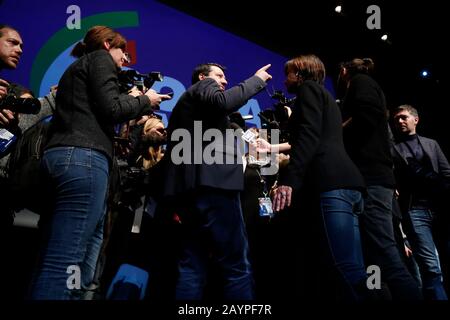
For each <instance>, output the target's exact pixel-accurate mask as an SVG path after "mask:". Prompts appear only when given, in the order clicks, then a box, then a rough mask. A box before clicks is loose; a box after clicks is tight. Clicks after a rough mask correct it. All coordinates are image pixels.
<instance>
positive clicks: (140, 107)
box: [46, 50, 151, 159]
mask: <svg viewBox="0 0 450 320" xmlns="http://www.w3.org/2000/svg"><path fill="white" fill-rule="evenodd" d="M117 71H118V69H117V66H116V65H115V63H114V61H113V59H112V57H111V55H110V54H109V53H108V52H107V51H106V50H97V51H94V52H91V53H89V54H86V55H84V56H83V57H81V58H79V59H78V60H77V61H75V62H74V63H72V64H71V65H70V66H69V68H67V70H66V71H65V72H64V74H63V76H62V77H61V80H60V81H59V84H58V91H57V94H56V110H55V112H54V118H53V120H52V125H51V136H50V140H49V142H48V144H47V146H46V149H48V148H51V147H56V146H75V147H84V148H92V149H95V150H98V151H100V152H103V153H104V154H106V155H107V156H108V157H109V158H110V159H111V158H112V154H113V136H114V124H117V123H121V122H125V121H127V120H131V119H134V118H137V117H139V116H140V115H142V114H145V113H151V107H150V99H149V98H148V97H147V96H145V95H142V96H139V97H137V98H135V97H133V96H130V95H128V94H120V92H119V85H118V79H117Z"/></svg>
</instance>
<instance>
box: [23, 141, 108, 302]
mask: <svg viewBox="0 0 450 320" xmlns="http://www.w3.org/2000/svg"><path fill="white" fill-rule="evenodd" d="M43 167H44V170H45V171H46V173H47V174H48V176H49V178H50V181H51V185H52V186H53V187H54V190H52V192H55V207H54V212H53V215H52V216H51V217H50V220H49V221H48V223H47V224H45V225H44V226H43V236H44V241H45V243H44V245H43V247H42V249H41V252H40V260H39V265H38V268H37V270H35V274H34V277H33V280H32V285H31V297H30V298H31V299H37V300H67V299H79V298H81V295H82V293H83V289H86V288H87V287H88V286H89V285H90V284H91V282H92V280H93V278H94V273H95V267H96V264H97V258H98V255H99V252H100V246H101V244H102V241H103V221H104V215H105V211H106V193H107V188H108V174H109V163H108V159H107V157H106V156H105V155H104V154H102V153H100V152H98V151H95V150H92V149H86V148H78V147H56V148H51V149H49V150H47V151H46V152H45V153H44V157H43ZM77 268H79V269H78V270H79V272H78V271H77ZM69 277H70V278H69ZM78 280H81V281H78Z"/></svg>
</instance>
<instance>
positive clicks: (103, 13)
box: [0, 0, 332, 127]
mask: <svg viewBox="0 0 450 320" xmlns="http://www.w3.org/2000/svg"><path fill="white" fill-rule="evenodd" d="M77 17H79V18H80V19H79V20H77ZM78 22H79V23H78ZM0 23H5V24H10V25H12V26H14V27H15V28H16V29H17V30H19V32H20V33H21V35H22V38H23V41H24V53H23V55H22V59H21V61H20V64H19V66H18V69H17V70H15V71H3V72H2V74H0V77H2V78H4V79H7V80H9V81H12V82H18V83H21V84H23V85H25V86H28V87H30V88H31V89H32V90H33V91H34V92H35V93H36V94H37V95H39V96H43V95H46V94H47V93H48V92H49V88H50V86H52V85H54V84H57V83H58V81H59V78H60V77H61V75H62V73H63V72H64V70H65V69H66V68H67V66H68V65H70V64H71V63H72V62H73V58H72V57H70V56H69V53H70V51H71V49H72V47H73V46H74V45H75V43H76V42H78V41H80V40H81V39H82V38H83V36H84V34H85V33H86V31H87V30H88V29H89V28H90V27H92V26H94V25H108V26H110V27H112V28H114V29H117V30H118V31H120V32H121V33H122V34H123V35H124V36H125V37H126V38H127V40H128V42H129V45H130V49H131V53H132V56H133V61H132V64H131V65H130V66H129V67H130V68H133V69H136V70H138V71H139V72H141V73H147V72H150V71H160V72H161V73H162V74H163V75H164V81H162V82H156V83H155V85H154V86H153V88H154V89H155V90H157V91H173V92H174V99H172V100H170V101H165V102H163V103H162V104H161V110H160V111H159V113H160V114H161V115H162V116H163V119H164V122H165V124H167V119H168V117H169V116H170V112H171V110H172V108H173V107H174V105H175V103H176V101H177V100H178V98H179V97H180V95H181V94H182V93H183V92H184V91H185V89H186V88H188V87H189V86H190V77H191V73H192V70H193V68H194V67H195V66H196V65H197V64H199V63H202V62H217V63H220V64H223V65H225V66H226V67H227V71H226V75H227V80H228V83H229V86H232V85H235V84H237V83H239V82H240V81H242V80H244V79H246V78H248V77H249V76H251V75H253V74H254V73H255V71H256V70H257V69H259V68H260V67H262V66H264V65H266V64H268V63H271V64H272V67H271V68H270V69H269V70H268V71H269V72H270V73H271V74H272V75H273V80H272V81H271V82H270V83H269V85H268V87H267V90H266V91H263V92H261V93H259V94H258V95H257V96H255V97H254V99H251V100H250V101H249V102H248V103H247V104H246V105H245V106H244V107H243V108H241V109H240V112H241V113H242V114H243V115H247V114H251V115H253V116H254V118H253V120H249V121H247V124H248V125H249V126H258V127H259V126H260V120H259V118H258V117H257V114H258V112H259V111H261V110H263V109H266V108H268V107H271V106H272V105H273V104H274V103H275V101H274V100H272V99H271V98H270V96H269V93H272V92H273V90H274V89H277V90H280V89H282V90H284V85H283V81H284V73H283V65H284V62H285V61H286V60H287V58H286V57H283V56H281V55H279V54H276V53H274V52H271V51H269V50H267V49H265V48H263V47H261V46H259V45H256V44H254V43H252V42H249V41H248V40H245V39H243V38H240V37H238V36H236V35H233V34H231V33H229V32H226V31H224V30H221V29H219V28H217V27H215V26H213V25H210V24H208V23H205V22H203V21H201V20H198V19H197V18H194V17H191V16H189V15H187V14H185V13H182V12H179V11H177V10H175V9H173V8H171V7H168V6H166V5H163V4H161V3H158V2H156V1H152V0H127V1H124V0H95V1H93V0H90V1H87V0H76V1H74V0H69V1H68V0H60V1H50V0H46V1H44V0H37V1H28V0H5V1H3V2H1V4H0ZM255 28H261V26H255ZM267 33H268V36H269V34H270V30H267ZM327 87H328V88H329V89H332V86H331V85H330V82H329V81H328V85H327Z"/></svg>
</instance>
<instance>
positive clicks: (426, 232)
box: [408, 209, 447, 300]
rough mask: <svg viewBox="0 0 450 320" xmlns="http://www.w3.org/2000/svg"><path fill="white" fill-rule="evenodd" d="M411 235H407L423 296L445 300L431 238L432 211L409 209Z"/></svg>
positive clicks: (437, 257)
mask: <svg viewBox="0 0 450 320" xmlns="http://www.w3.org/2000/svg"><path fill="white" fill-rule="evenodd" d="M409 216H410V218H411V223H412V230H411V231H412V233H413V234H412V235H410V236H409V237H408V239H409V242H410V243H411V247H412V250H413V254H414V257H415V259H416V261H417V264H418V265H419V270H420V275H421V278H422V287H423V291H424V296H425V298H430V299H433V300H447V295H446V293H445V290H444V286H443V284H442V272H441V265H440V262H439V255H438V252H437V250H436V246H435V244H434V240H433V233H432V225H433V212H432V211H430V210H427V209H413V210H410V211H409Z"/></svg>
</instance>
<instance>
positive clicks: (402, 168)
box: [391, 135, 450, 213]
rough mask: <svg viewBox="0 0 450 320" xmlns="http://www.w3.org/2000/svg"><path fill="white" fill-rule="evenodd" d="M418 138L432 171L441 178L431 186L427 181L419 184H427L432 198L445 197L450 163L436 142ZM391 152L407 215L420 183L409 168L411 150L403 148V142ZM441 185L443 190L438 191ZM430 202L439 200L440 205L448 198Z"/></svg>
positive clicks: (401, 201)
mask: <svg viewBox="0 0 450 320" xmlns="http://www.w3.org/2000/svg"><path fill="white" fill-rule="evenodd" d="M417 138H418V140H419V144H420V145H421V146H422V149H423V152H424V156H425V157H426V159H427V160H429V161H430V165H431V168H430V170H433V171H434V173H436V174H437V175H438V177H439V179H438V180H437V179H436V181H429V185H426V184H427V181H426V180H424V181H420V180H419V181H420V182H419V183H423V184H425V188H429V189H430V190H429V191H430V196H431V197H432V198H434V197H444V196H445V195H444V194H442V193H441V192H442V191H444V189H445V187H447V188H448V185H449V182H450V164H449V163H448V160H447V158H446V157H445V155H444V153H443V152H442V150H441V147H440V146H439V144H438V143H437V141H436V140H433V139H429V138H425V137H422V136H419V135H417ZM391 152H392V156H393V159H394V167H395V176H396V181H397V184H398V185H397V188H398V191H399V194H400V195H399V203H400V207H401V208H402V210H403V212H404V213H406V212H407V211H408V210H410V209H411V201H412V198H411V197H412V192H413V190H414V189H415V188H416V187H417V185H415V184H417V183H418V180H417V179H416V178H415V177H414V175H413V172H411V170H410V168H409V166H408V159H407V158H408V157H410V156H411V155H410V152H409V150H408V149H407V148H403V147H402V146H401V142H396V143H395V144H394V145H393V146H392V150H391ZM440 184H442V187H441V189H442V190H438V186H439V185H440ZM433 185H435V186H434V188H435V190H433V189H432V188H431V187H432V186H433ZM447 196H448V190H447ZM429 200H432V201H433V200H438V203H437V204H438V205H439V204H440V203H441V202H447V198H445V199H429ZM435 204H436V203H435Z"/></svg>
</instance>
